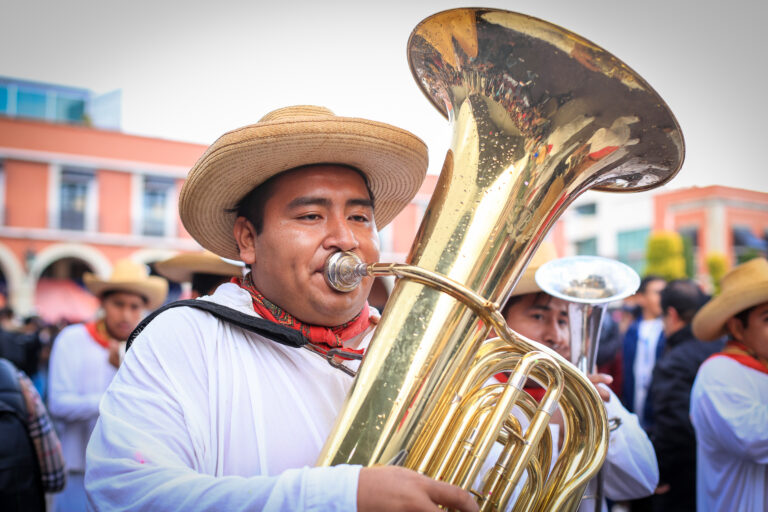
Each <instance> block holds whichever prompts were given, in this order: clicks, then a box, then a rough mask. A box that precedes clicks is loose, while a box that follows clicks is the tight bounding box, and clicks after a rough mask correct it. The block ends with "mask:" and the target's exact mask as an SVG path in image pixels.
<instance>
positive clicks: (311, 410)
mask: <svg viewBox="0 0 768 512" xmlns="http://www.w3.org/2000/svg"><path fill="white" fill-rule="evenodd" d="M426 167H427V150H426V146H425V145H424V143H423V142H422V141H421V140H420V139H418V138H417V137H416V136H414V135H413V134H411V133H409V132H407V131H405V130H402V129H399V128H396V127H394V126H390V125H386V124H383V123H379V122H374V121H369V120H364V119H358V118H348V117H340V116H336V115H334V114H333V113H332V112H331V111H329V110H328V109H325V108H322V107H312V106H301V107H288V108H284V109H280V110H277V111H274V112H272V113H270V114H268V115H267V116H265V117H264V118H262V119H261V120H260V121H259V122H258V123H256V124H254V125H250V126H246V127H244V128H241V129H238V130H234V131H232V132H229V133H227V134H225V135H223V136H222V137H220V138H219V139H218V140H217V141H216V142H214V143H213V144H212V145H211V147H210V148H208V150H207V151H206V152H205V153H204V154H203V156H202V157H201V158H200V160H199V161H198V162H197V164H195V166H194V167H193V168H192V170H191V171H190V173H189V176H188V179H187V181H186V183H185V184H184V187H183V188H182V191H181V195H180V201H179V213H180V216H181V219H182V221H183V223H184V226H185V227H186V228H187V230H188V231H189V233H190V234H191V235H192V236H193V237H194V238H195V239H196V240H197V241H198V242H199V243H200V244H201V245H202V246H203V247H204V248H205V249H207V250H210V251H211V252H213V253H215V254H217V255H218V256H221V257H224V258H229V259H237V260H241V261H243V262H244V263H245V264H246V265H247V266H248V267H249V272H248V274H247V275H246V276H244V277H243V278H242V279H241V280H240V281H239V282H238V283H226V284H223V285H220V286H219V287H218V288H217V289H216V291H215V292H214V293H213V295H211V296H209V297H204V298H201V299H198V300H197V301H196V302H197V303H199V302H206V303H209V304H214V305H215V306H216V308H217V311H216V312H215V314H214V313H211V312H210V310H205V311H201V310H200V309H199V308H198V307H196V306H195V307H190V306H186V305H185V307H175V308H172V309H170V310H167V311H163V312H162V313H160V314H159V315H158V316H157V317H155V319H154V320H152V321H151V322H149V323H148V324H147V325H146V326H145V327H144V328H143V330H141V333H140V334H139V335H138V336H137V337H136V339H135V342H133V343H132V345H131V347H130V349H129V350H128V352H127V354H126V358H125V362H124V363H123V366H122V367H121V369H120V371H119V372H118V374H117V376H116V378H115V380H114V381H113V383H112V385H111V387H110V389H109V391H108V392H107V394H106V396H105V397H104V400H103V401H102V403H101V417H100V419H99V422H98V424H97V426H96V429H95V430H94V434H93V436H92V437H91V441H90V444H89V446H88V470H87V475H86V487H87V490H88V495H89V501H90V503H91V505H92V506H93V507H94V508H96V509H105V510H107V509H108V510H112V509H119V508H130V509H131V510H181V509H194V510H262V509H264V510H303V509H314V510H358V509H359V510H361V511H364V510H400V509H403V508H406V507H407V508H408V509H409V510H436V509H437V505H443V506H446V507H449V508H456V509H460V510H476V509H477V505H476V504H475V503H474V501H473V500H472V498H471V496H470V495H469V493H467V492H465V491H462V490H461V489H459V488H457V487H453V486H450V485H448V484H445V483H441V482H436V481H433V480H430V479H428V478H426V477H423V476H421V475H418V474H417V473H415V472H412V471H410V470H407V469H404V468H400V467H394V466H382V467H368V468H361V467H359V466H350V465H339V466H334V467H312V466H314V464H315V461H316V459H317V457H318V455H319V453H320V450H321V448H322V446H323V444H324V442H325V439H326V437H327V436H328V434H329V433H330V431H331V429H332V427H333V424H334V421H335V418H336V416H337V414H338V413H339V411H340V408H341V406H342V403H343V401H344V399H345V398H346V395H347V392H348V390H349V388H350V386H351V384H352V377H351V376H350V375H349V371H350V370H354V369H356V368H357V365H358V364H359V361H358V360H357V359H358V358H359V356H360V355H361V354H362V353H363V352H364V351H365V349H366V347H367V344H368V341H369V340H370V337H371V333H372V331H373V329H374V326H375V324H376V321H377V319H378V313H377V312H376V311H375V310H372V309H370V308H369V307H368V305H367V302H366V298H367V296H368V292H369V290H370V287H371V284H372V278H367V279H365V280H364V283H363V285H362V286H360V287H358V288H357V289H356V290H354V291H352V292H349V293H339V292H336V291H334V290H333V289H332V288H330V286H329V285H328V284H327V283H326V282H325V279H324V276H323V266H324V263H325V262H326V260H327V258H328V257H329V256H330V255H331V254H333V253H335V252H338V251H342V250H343V251H352V252H354V253H356V254H357V255H358V256H359V257H360V258H361V259H362V260H363V261H366V262H375V261H378V257H379V245H378V235H377V230H378V229H381V228H382V227H384V226H385V225H387V224H388V223H389V222H390V221H391V220H392V219H393V218H394V217H395V216H396V215H397V214H398V212H400V210H402V208H404V207H405V206H406V205H407V204H408V203H409V202H410V200H411V199H412V198H413V196H414V195H415V194H416V192H417V191H418V189H419V186H420V185H421V183H422V180H423V179H424V175H425V172H426ZM227 312H228V313H227ZM235 319H236V320H237V322H236V323H235V321H234V320H235ZM329 362H333V363H334V365H331V364H329Z"/></svg>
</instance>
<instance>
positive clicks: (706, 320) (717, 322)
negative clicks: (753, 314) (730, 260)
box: [691, 258, 768, 341]
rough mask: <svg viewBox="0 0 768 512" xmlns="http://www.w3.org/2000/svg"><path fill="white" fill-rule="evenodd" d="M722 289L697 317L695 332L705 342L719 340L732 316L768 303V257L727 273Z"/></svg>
mask: <svg viewBox="0 0 768 512" xmlns="http://www.w3.org/2000/svg"><path fill="white" fill-rule="evenodd" d="M720 290H721V291H720V294H719V295H717V296H716V297H713V298H712V299H711V300H710V301H709V302H707V303H706V304H704V306H703V307H702V308H701V309H700V310H699V312H698V313H696V316H694V317H693V322H692V324H691V326H692V327H693V335H694V336H696V337H697V338H698V339H700V340H702V341H713V340H716V339H719V338H720V337H721V336H723V335H724V334H725V323H726V322H727V321H728V319H729V318H731V317H733V316H734V315H737V314H739V313H741V312H742V311H744V310H745V309H748V308H751V307H752V306H757V305H758V304H763V303H765V302H768V260H766V259H765V258H755V259H753V260H749V261H748V262H746V263H742V264H741V265H739V266H737V267H735V268H734V269H733V270H731V271H730V272H728V273H727V274H726V275H725V276H723V279H722V281H720Z"/></svg>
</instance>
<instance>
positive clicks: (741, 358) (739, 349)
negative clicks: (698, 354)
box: [709, 340, 768, 374]
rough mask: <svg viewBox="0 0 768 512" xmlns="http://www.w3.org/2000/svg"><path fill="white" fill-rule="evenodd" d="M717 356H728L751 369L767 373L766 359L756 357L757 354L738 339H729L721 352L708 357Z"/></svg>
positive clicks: (767, 362)
mask: <svg viewBox="0 0 768 512" xmlns="http://www.w3.org/2000/svg"><path fill="white" fill-rule="evenodd" d="M718 356H724V357H729V358H731V359H733V360H734V361H736V362H737V363H739V364H741V365H743V366H746V367H747V368H752V369H753V370H757V371H759V372H762V373H765V374H768V361H766V360H765V359H761V358H759V357H757V355H756V354H755V353H754V352H752V351H751V350H749V348H747V346H746V345H744V344H742V343H739V342H738V341H733V340H731V341H729V342H728V343H726V344H725V348H723V351H722V352H718V353H717V354H713V355H711V356H710V357H709V359H712V358H713V357H718Z"/></svg>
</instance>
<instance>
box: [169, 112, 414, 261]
mask: <svg viewBox="0 0 768 512" xmlns="http://www.w3.org/2000/svg"><path fill="white" fill-rule="evenodd" d="M427 162H428V157H427V148H426V145H425V144H424V142H422V141H421V139H419V138H418V137H416V136H415V135H413V134H411V133H410V132H408V131H406V130H402V129H400V128H397V127H394V126H391V125H387V124H384V123H378V122H375V121H369V120H366V119H357V118H344V117H336V116H328V117H320V118H319V117H303V118H292V119H290V120H280V121H272V122H265V123H258V124H255V125H251V126H246V127H244V128H240V129H238V130H234V131H231V132H229V133H226V134H224V135H223V136H222V137H220V138H219V139H218V140H217V141H216V142H214V143H213V144H212V145H211V147H209V148H208V150H207V151H206V152H205V153H204V154H203V156H202V157H201V158H200V160H199V161H198V162H197V163H196V164H195V166H194V167H193V168H192V170H191V171H190V173H189V176H188V177H187V180H186V182H185V183H184V186H183V187H182V190H181V194H180V196H179V215H180V217H181V220H182V223H183V224H184V227H185V228H186V229H187V231H188V232H189V233H190V234H191V235H192V237H193V238H194V239H195V240H197V241H198V243H200V245H202V246H203V247H204V248H206V249H208V250H210V251H212V252H214V253H216V254H218V255H219V256H223V257H225V258H229V259H233V260H239V259H240V255H239V252H238V249H237V244H236V242H235V238H234V235H233V227H234V223H235V213H234V212H231V211H229V210H232V209H233V208H234V207H235V206H236V205H237V204H238V203H239V201H240V200H241V199H242V198H243V197H245V195H246V194H247V193H249V192H250V191H251V190H252V189H253V188H254V187H256V186H258V185H260V184H261V183H263V182H264V181H266V180H267V179H269V178H271V177H272V176H275V175H277V174H279V173H281V172H284V171H287V170H290V169H294V168H296V167H302V166H306V165H312V164H323V163H325V164H342V165H348V166H352V167H355V168H357V169H359V170H360V171H362V172H363V173H364V174H365V175H366V176H367V178H368V181H369V185H370V187H371V191H372V192H373V195H374V201H375V202H374V207H375V210H374V215H375V220H376V226H377V228H378V229H381V228H383V227H384V226H386V225H387V224H389V222H391V221H392V219H394V218H395V216H396V215H397V214H398V213H400V211H401V210H402V209H403V208H404V207H405V206H406V205H407V204H408V203H409V202H410V201H411V199H413V197H414V196H415V195H416V192H418V190H419V187H420V186H421V183H422V181H423V180H424V175H425V174H426V170H427Z"/></svg>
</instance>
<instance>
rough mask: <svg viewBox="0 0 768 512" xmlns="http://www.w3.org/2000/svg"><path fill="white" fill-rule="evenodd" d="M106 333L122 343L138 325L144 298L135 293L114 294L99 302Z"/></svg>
mask: <svg viewBox="0 0 768 512" xmlns="http://www.w3.org/2000/svg"><path fill="white" fill-rule="evenodd" d="M101 306H102V308H104V322H105V323H106V326H107V332H108V333H109V335H110V336H112V337H113V338H115V339H117V340H120V341H124V340H127V339H128V336H130V335H131V332H132V331H133V330H134V329H135V328H136V326H137V325H139V320H141V312H142V311H143V310H144V306H145V303H144V298H143V297H141V296H140V295H136V294H135V293H127V292H114V293H110V294H109V295H107V296H106V297H105V298H104V299H102V301H101Z"/></svg>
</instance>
